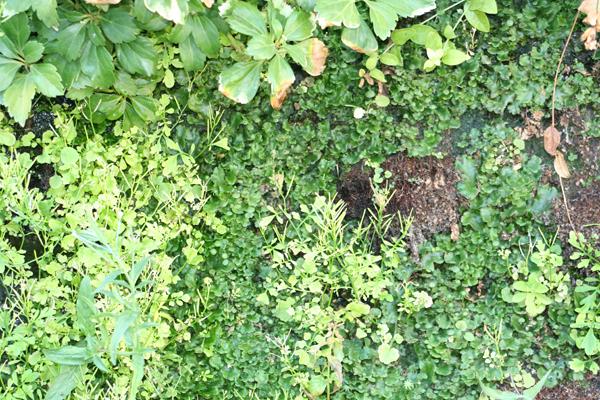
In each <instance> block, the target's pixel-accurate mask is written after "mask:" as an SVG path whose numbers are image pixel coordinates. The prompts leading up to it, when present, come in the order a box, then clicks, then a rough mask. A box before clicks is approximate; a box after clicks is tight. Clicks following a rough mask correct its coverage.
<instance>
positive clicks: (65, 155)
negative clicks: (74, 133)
mask: <svg viewBox="0 0 600 400" xmlns="http://www.w3.org/2000/svg"><path fill="white" fill-rule="evenodd" d="M60 161H61V162H62V163H63V165H67V166H72V165H74V164H76V163H77V162H78V161H79V153H78V152H77V150H75V149H74V148H73V147H68V146H67V147H63V148H62V150H61V151H60Z"/></svg>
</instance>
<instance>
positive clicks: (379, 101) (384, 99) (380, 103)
mask: <svg viewBox="0 0 600 400" xmlns="http://www.w3.org/2000/svg"><path fill="white" fill-rule="evenodd" d="M375 104H376V105H377V107H381V108H384V107H387V106H389V105H390V98H389V97H388V96H385V95H383V94H378V95H377V96H375Z"/></svg>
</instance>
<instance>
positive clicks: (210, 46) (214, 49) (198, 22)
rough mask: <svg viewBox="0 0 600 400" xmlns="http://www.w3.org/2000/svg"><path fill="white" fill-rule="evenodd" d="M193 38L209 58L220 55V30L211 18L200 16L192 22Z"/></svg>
mask: <svg viewBox="0 0 600 400" xmlns="http://www.w3.org/2000/svg"><path fill="white" fill-rule="evenodd" d="M190 26H191V29H192V32H191V33H192V36H193V37H194V41H195V42H196V45H197V46H198V48H199V49H200V50H202V52H203V53H204V54H206V55H207V56H209V57H217V56H218V55H219V30H218V29H217V27H216V25H215V24H214V23H213V22H212V21H211V19H210V18H208V17H206V16H204V15H199V16H195V17H193V18H192V20H191V22H190Z"/></svg>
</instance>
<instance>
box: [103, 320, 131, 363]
mask: <svg viewBox="0 0 600 400" xmlns="http://www.w3.org/2000/svg"><path fill="white" fill-rule="evenodd" d="M137 317H138V315H137V313H135V312H133V311H124V312H123V313H121V314H120V315H119V316H118V317H117V319H116V321H115V330H114V331H113V334H112V336H111V338H110V346H109V352H108V353H109V355H110V362H111V363H112V364H113V365H115V364H116V363H117V350H118V347H119V344H120V343H121V340H123V338H124V337H125V333H126V332H127V330H128V329H129V328H130V327H131V325H133V323H134V322H135V320H136V319H137Z"/></svg>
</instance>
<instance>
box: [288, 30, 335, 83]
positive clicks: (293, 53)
mask: <svg viewBox="0 0 600 400" xmlns="http://www.w3.org/2000/svg"><path fill="white" fill-rule="evenodd" d="M285 49H286V50H287V51H288V54H289V55H290V57H292V59H293V60H294V61H295V62H296V63H298V64H299V65H300V66H301V67H302V68H303V69H304V70H305V71H306V72H307V73H308V74H309V75H312V76H318V75H321V74H322V73H323V70H324V69H325V62H326V61H327V55H328V54H329V50H328V49H327V47H325V45H324V44H323V42H321V41H320V40H319V39H317V38H311V39H307V40H305V41H303V42H300V43H298V44H294V45H288V46H285Z"/></svg>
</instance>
